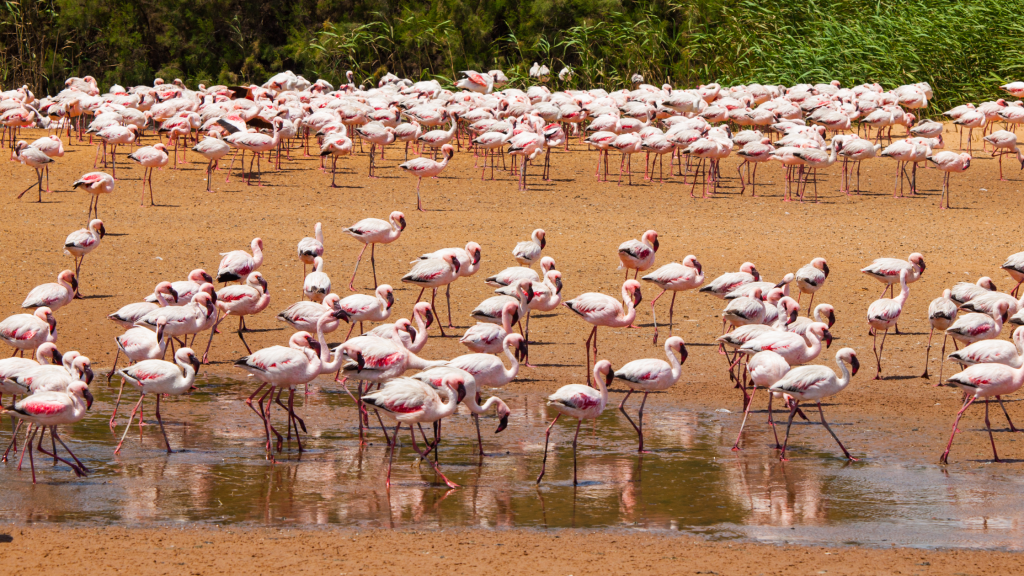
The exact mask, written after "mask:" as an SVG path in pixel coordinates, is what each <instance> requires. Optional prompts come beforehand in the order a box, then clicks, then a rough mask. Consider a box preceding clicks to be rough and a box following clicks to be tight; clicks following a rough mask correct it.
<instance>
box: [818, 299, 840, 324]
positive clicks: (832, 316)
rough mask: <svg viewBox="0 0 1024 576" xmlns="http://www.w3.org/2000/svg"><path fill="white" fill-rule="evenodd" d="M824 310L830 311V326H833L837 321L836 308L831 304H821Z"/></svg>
mask: <svg viewBox="0 0 1024 576" xmlns="http://www.w3.org/2000/svg"><path fill="white" fill-rule="evenodd" d="M819 306H820V307H821V309H822V311H823V312H824V311H828V327H829V328H831V327H832V326H833V325H834V324H835V323H836V309H835V308H833V307H832V305H831V304H819Z"/></svg>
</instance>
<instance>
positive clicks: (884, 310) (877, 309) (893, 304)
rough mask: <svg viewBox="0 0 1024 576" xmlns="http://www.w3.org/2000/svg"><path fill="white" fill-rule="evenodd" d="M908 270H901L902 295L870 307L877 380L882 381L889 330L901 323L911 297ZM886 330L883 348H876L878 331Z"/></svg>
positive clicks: (869, 321)
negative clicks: (904, 307)
mask: <svg viewBox="0 0 1024 576" xmlns="http://www.w3.org/2000/svg"><path fill="white" fill-rule="evenodd" d="M907 275H908V274H907V270H906V269H905V268H904V269H903V270H900V293H899V294H898V295H897V296H896V297H895V298H880V299H878V300H875V301H874V302H872V303H871V305H870V306H868V325H869V326H871V337H872V347H873V350H874V352H875V362H876V364H877V367H878V371H877V372H876V373H875V380H881V379H882V350H883V349H884V348H885V337H886V336H888V335H889V328H891V327H893V326H894V325H895V324H896V322H897V321H899V318H900V314H902V313H903V306H904V305H905V304H906V303H907V298H908V297H909V296H910V288H908V287H907ZM879 330H885V332H884V333H883V334H882V346H881V348H878V347H874V342H877V341H878V331H879Z"/></svg>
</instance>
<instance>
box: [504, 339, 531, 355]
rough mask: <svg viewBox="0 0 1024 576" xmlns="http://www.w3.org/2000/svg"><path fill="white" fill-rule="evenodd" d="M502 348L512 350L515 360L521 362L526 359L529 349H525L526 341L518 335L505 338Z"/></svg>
mask: <svg viewBox="0 0 1024 576" xmlns="http://www.w3.org/2000/svg"><path fill="white" fill-rule="evenodd" d="M502 346H503V347H504V348H506V349H508V350H512V351H513V354H514V355H515V357H516V359H518V360H520V361H522V359H523V358H526V357H527V354H528V353H529V349H528V348H527V347H526V339H524V338H523V337H522V336H521V335H519V334H515V333H513V334H509V335H508V336H505V341H504V342H503V343H502Z"/></svg>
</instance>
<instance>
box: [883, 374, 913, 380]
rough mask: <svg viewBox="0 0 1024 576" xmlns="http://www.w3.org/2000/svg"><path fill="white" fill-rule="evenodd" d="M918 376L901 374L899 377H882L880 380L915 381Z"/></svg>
mask: <svg viewBox="0 0 1024 576" xmlns="http://www.w3.org/2000/svg"><path fill="white" fill-rule="evenodd" d="M918 378H920V376H911V375H910V374H903V375H900V376H882V380H917V379H918Z"/></svg>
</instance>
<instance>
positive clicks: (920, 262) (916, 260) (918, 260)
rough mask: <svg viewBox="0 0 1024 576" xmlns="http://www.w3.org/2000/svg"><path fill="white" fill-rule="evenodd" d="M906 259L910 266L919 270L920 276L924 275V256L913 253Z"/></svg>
mask: <svg viewBox="0 0 1024 576" xmlns="http://www.w3.org/2000/svg"><path fill="white" fill-rule="evenodd" d="M907 259H908V260H910V262H911V263H912V264H914V265H915V266H917V267H918V268H920V269H921V273H922V274H923V273H924V256H922V255H921V254H920V253H918V252H914V253H913V254H911V255H910V258H907Z"/></svg>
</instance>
